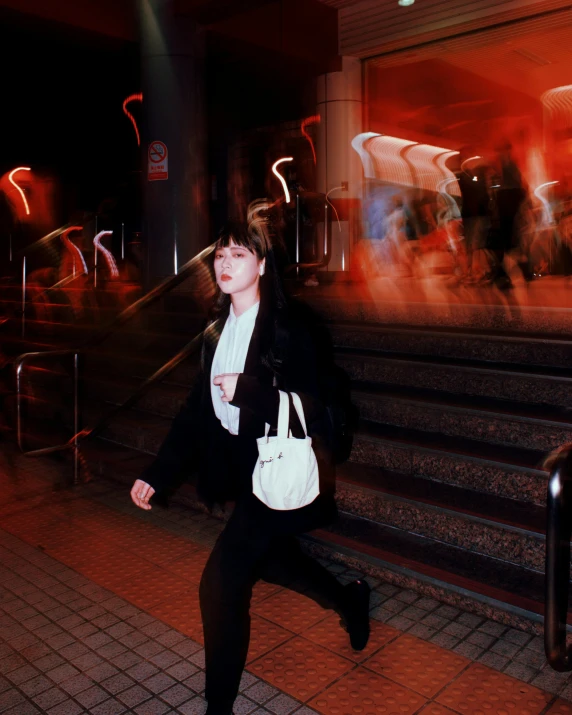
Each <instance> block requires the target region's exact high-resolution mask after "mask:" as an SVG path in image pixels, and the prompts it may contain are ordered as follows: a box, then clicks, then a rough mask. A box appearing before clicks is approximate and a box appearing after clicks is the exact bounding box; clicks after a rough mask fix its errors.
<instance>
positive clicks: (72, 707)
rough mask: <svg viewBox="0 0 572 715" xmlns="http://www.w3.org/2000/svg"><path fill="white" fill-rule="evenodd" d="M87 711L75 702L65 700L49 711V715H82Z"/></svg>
mask: <svg viewBox="0 0 572 715" xmlns="http://www.w3.org/2000/svg"><path fill="white" fill-rule="evenodd" d="M84 712H85V710H84V709H83V708H82V707H81V706H80V705H78V704H77V703H74V701H73V700H64V701H63V702H62V703H60V704H59V705H56V706H55V707H53V708H50V709H49V710H48V715H80V714H81V713H84Z"/></svg>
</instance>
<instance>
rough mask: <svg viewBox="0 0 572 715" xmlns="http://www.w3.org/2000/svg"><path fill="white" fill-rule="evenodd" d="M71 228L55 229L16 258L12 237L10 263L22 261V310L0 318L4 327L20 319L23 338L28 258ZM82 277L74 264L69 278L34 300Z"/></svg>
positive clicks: (26, 305)
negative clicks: (13, 253)
mask: <svg viewBox="0 0 572 715" xmlns="http://www.w3.org/2000/svg"><path fill="white" fill-rule="evenodd" d="M88 220H89V219H88ZM71 227H72V224H64V225H63V226H61V227H60V228H57V229H55V231H52V232H51V233H48V234H47V235H46V236H44V237H43V238H40V239H39V240H37V241H36V242H35V243H33V244H32V245H31V246H27V247H26V248H24V249H22V250H21V251H19V252H18V253H17V254H16V255H15V256H14V257H13V256H12V242H11V238H12V237H11V236H10V262H12V260H15V261H17V260H21V261H22V269H21V301H20V308H18V309H11V310H8V311H6V315H4V316H2V317H1V318H0V325H4V324H6V323H8V322H9V321H11V320H14V319H17V318H20V320H21V334H22V337H24V336H25V333H26V310H27V307H28V303H29V300H28V273H27V258H29V257H30V256H31V255H32V254H34V253H36V252H37V251H39V250H40V249H42V248H45V247H46V246H47V245H49V244H50V243H51V242H52V241H54V240H56V239H57V238H59V237H60V236H62V234H64V233H65V232H66V231H67V230H68V229H69V228H71ZM82 275H84V273H83V272H81V271H79V270H78V271H76V269H75V263H74V269H73V272H72V273H70V275H69V276H66V277H65V278H62V279H61V280H59V281H57V282H56V283H54V284H53V285H51V286H47V287H46V288H45V289H44V290H42V291H41V292H40V293H38V294H37V295H36V296H35V297H34V300H36V301H37V300H39V299H40V298H43V297H44V296H45V295H48V294H49V293H50V292H51V291H53V290H57V289H59V288H63V287H65V286H66V285H69V284H70V283H71V282H72V281H74V280H76V278H79V277H80V276H82Z"/></svg>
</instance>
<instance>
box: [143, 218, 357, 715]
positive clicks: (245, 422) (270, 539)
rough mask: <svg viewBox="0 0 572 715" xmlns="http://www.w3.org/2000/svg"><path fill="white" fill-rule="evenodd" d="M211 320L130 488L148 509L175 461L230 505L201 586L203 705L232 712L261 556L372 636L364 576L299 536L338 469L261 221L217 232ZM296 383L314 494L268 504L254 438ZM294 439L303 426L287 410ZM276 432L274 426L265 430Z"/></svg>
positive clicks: (330, 505)
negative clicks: (356, 577)
mask: <svg viewBox="0 0 572 715" xmlns="http://www.w3.org/2000/svg"><path fill="white" fill-rule="evenodd" d="M214 273H215V278H216V282H217V286H218V294H217V298H216V301H215V313H216V314H217V317H216V319H215V320H214V321H213V322H212V323H211V324H210V325H209V327H208V328H207V329H206V330H205V331H204V339H203V349H202V356H201V370H200V373H199V376H198V378H197V381H196V383H195V385H194V387H193V389H192V390H191V393H190V395H189V397H188V399H187V402H186V404H185V405H184V407H183V408H182V409H181V411H180V413H179V415H178V416H177V417H176V418H175V420H174V422H173V425H172V427H171V429H170V431H169V434H168V435H167V438H166V439H165V442H164V443H163V445H162V447H161V449H160V450H159V453H158V455H157V458H156V460H155V461H154V462H153V463H152V464H151V466H150V467H149V468H148V469H147V471H146V472H145V474H144V475H143V476H142V479H138V480H137V481H136V482H135V484H134V486H133V489H132V491H131V497H132V499H133V501H134V502H135V504H136V505H137V506H139V507H141V508H142V509H150V508H151V507H150V505H149V499H150V497H151V496H152V495H153V494H154V493H156V492H159V493H160V492H165V491H166V490H168V489H169V487H172V486H173V485H174V484H175V482H176V480H177V477H178V476H179V475H180V474H181V472H182V471H185V470H188V468H189V466H190V465H191V463H192V465H193V467H195V468H196V469H197V471H198V483H197V491H198V493H199V496H200V497H201V498H202V499H203V500H204V501H205V502H206V503H207V504H208V505H210V506H212V505H213V504H214V503H222V504H223V503H224V502H225V501H229V500H233V501H235V508H234V511H233V513H232V516H231V517H230V519H229V521H228V523H227V524H226V526H225V528H224V530H223V532H222V533H221V535H220V536H219V538H218V540H217V542H216V544H215V547H214V549H213V551H212V553H211V555H210V557H209V560H208V562H207V564H206V566H205V570H204V573H203V576H202V579H201V584H200V592H199V593H200V602H201V613H202V620H203V628H204V640H205V660H206V665H205V667H206V698H207V700H208V710H207V713H208V715H232V705H233V702H234V700H235V698H236V696H237V694H238V688H239V683H240V678H241V675H242V671H243V669H244V665H245V662H246V656H247V652H248V644H249V638H250V615H249V608H250V599H251V595H252V587H253V585H254V583H255V581H256V580H257V578H258V577H259V576H260V575H261V574H263V573H264V571H265V569H267V568H268V566H269V565H277V564H280V565H281V564H286V565H288V567H289V569H290V571H291V572H292V571H294V572H295V575H296V576H297V577H303V578H304V579H305V580H306V581H310V582H311V586H312V588H313V590H314V591H315V592H317V593H318V594H319V595H320V596H321V597H322V598H323V599H325V600H326V602H329V603H330V604H331V605H332V606H333V607H335V608H336V610H338V611H339V613H340V614H341V615H342V617H343V618H344V619H345V622H346V626H347V628H348V632H349V634H350V639H351V642H352V645H353V646H354V647H355V648H357V649H362V648H364V647H365V645H366V643H367V639H368V637H369V586H368V585H367V583H365V581H356V582H354V583H351V584H348V585H347V586H342V585H341V584H340V583H339V582H338V581H337V580H336V579H335V578H334V577H333V576H332V575H331V574H330V573H329V571H327V569H325V568H323V567H322V566H321V565H320V564H319V563H318V562H315V561H314V560H313V559H311V558H310V557H308V556H306V555H305V554H304V553H303V552H302V551H301V549H300V548H299V545H298V542H297V540H296V538H295V536H294V535H295V534H300V533H303V532H305V531H308V530H310V529H315V528H317V527H321V526H325V525H327V524H329V523H331V522H332V521H333V520H334V519H335V518H336V515H337V511H336V505H335V501H334V470H333V465H332V464H331V459H329V458H328V453H327V450H326V449H325V448H324V444H323V440H321V439H320V424H321V422H322V420H323V417H324V408H323V406H322V405H321V403H320V400H319V397H318V387H317V367H318V366H317V365H316V358H315V354H314V348H313V344H312V341H311V340H310V337H309V334H308V333H307V332H306V331H305V330H304V328H303V327H302V325H300V324H297V323H296V321H294V320H291V319H289V318H288V314H287V310H286V304H285V300H284V296H283V293H282V289H281V286H280V282H279V280H278V277H277V275H276V268H275V263H274V255H273V252H272V250H271V247H270V243H269V241H268V238H267V235H266V231H265V228H264V226H263V225H262V224H261V222H257V223H251V224H250V225H249V226H248V227H244V226H242V225H240V224H233V225H230V226H229V227H227V228H226V229H225V230H223V231H222V232H221V233H220V235H219V238H218V241H217V244H216V248H215V251H214ZM276 385H277V386H278V387H279V388H280V389H282V390H285V391H293V392H297V393H298V394H299V395H300V398H301V400H302V404H303V406H304V413H305V416H306V422H307V424H308V426H309V431H310V432H311V433H312V436H313V437H314V448H315V451H316V456H317V458H318V464H319V470H320V491H321V493H320V495H319V496H318V497H317V498H316V499H315V500H314V502H312V503H311V504H309V505H308V506H305V507H303V508H301V509H297V510H294V511H274V510H272V509H269V508H268V507H267V506H265V505H264V504H263V503H262V502H261V501H259V500H258V499H257V498H256V497H255V496H254V495H253V493H252V472H253V469H254V465H255V462H256V460H257V457H258V450H257V444H256V438H257V437H261V436H262V435H264V431H265V423H266V422H268V423H269V424H270V426H271V428H272V429H273V430H274V433H275V428H276V424H277V418H278V403H279V395H278V387H277V386H276ZM290 428H291V430H292V434H293V436H294V437H302V436H303V431H302V427H301V425H300V422H299V420H298V417H297V415H296V414H295V412H294V411H293V410H291V417H290ZM271 434H272V430H271Z"/></svg>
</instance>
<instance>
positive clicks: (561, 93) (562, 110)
mask: <svg viewBox="0 0 572 715" xmlns="http://www.w3.org/2000/svg"><path fill="white" fill-rule="evenodd" d="M540 100H541V102H542V104H544V106H545V107H546V109H547V110H548V113H549V114H550V119H551V120H552V121H553V123H554V126H555V127H556V128H557V129H566V128H567V127H569V126H570V124H572V84H567V85H564V86H563V87H554V89H549V90H548V91H547V92H544V94H543V95H542V96H541V97H540Z"/></svg>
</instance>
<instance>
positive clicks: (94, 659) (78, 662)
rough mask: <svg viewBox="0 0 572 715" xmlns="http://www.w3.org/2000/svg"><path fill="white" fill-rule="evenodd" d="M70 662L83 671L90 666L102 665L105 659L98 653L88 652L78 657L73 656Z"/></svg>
mask: <svg viewBox="0 0 572 715" xmlns="http://www.w3.org/2000/svg"><path fill="white" fill-rule="evenodd" d="M70 663H71V664H72V665H73V666H75V667H76V668H77V669H78V670H80V671H82V672H83V671H86V670H89V669H90V668H94V667H95V666H96V665H100V664H101V663H103V659H102V658H100V657H99V656H98V655H97V653H86V654H85V655H80V656H79V657H77V658H71V659H70Z"/></svg>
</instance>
